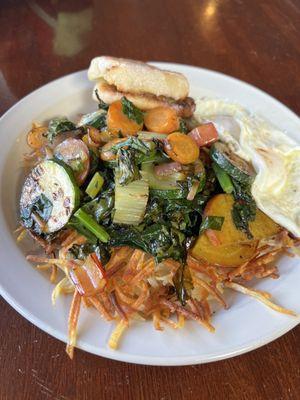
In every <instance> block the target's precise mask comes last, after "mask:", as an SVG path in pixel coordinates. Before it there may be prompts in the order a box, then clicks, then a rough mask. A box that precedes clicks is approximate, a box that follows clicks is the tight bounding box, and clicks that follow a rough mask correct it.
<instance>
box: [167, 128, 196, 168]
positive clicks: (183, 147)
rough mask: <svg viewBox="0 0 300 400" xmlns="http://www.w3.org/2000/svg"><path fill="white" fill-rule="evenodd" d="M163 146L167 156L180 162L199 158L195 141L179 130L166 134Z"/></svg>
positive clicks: (193, 160) (188, 161)
mask: <svg viewBox="0 0 300 400" xmlns="http://www.w3.org/2000/svg"><path fill="white" fill-rule="evenodd" d="M164 148H165V152H166V153H167V154H168V156H169V157H170V158H172V160H174V161H177V162H180V164H191V163H193V162H195V161H196V160H197V159H198V158H199V153H200V151H199V148H198V146H197V144H196V142H195V141H194V140H193V139H192V138H191V137H189V136H187V135H185V134H184V133H181V132H174V133H171V134H170V135H168V137H167V139H166V141H165V145H164Z"/></svg>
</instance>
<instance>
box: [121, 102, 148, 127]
mask: <svg viewBox="0 0 300 400" xmlns="http://www.w3.org/2000/svg"><path fill="white" fill-rule="evenodd" d="M121 102H122V111H123V114H125V115H126V116H127V117H128V118H129V119H132V120H133V121H135V122H136V123H138V124H142V123H143V122H144V115H143V112H142V111H141V110H140V109H139V108H137V107H136V106H135V105H134V104H133V103H132V102H131V101H130V100H128V99H126V97H122V99H121Z"/></svg>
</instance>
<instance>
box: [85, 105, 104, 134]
mask: <svg viewBox="0 0 300 400" xmlns="http://www.w3.org/2000/svg"><path fill="white" fill-rule="evenodd" d="M106 116H107V113H106V112H105V111H103V110H98V111H94V112H92V113H89V114H85V115H83V116H82V117H81V118H80V122H79V124H78V126H79V127H82V126H86V125H88V126H93V127H94V128H96V129H99V130H103V129H104V128H106Z"/></svg>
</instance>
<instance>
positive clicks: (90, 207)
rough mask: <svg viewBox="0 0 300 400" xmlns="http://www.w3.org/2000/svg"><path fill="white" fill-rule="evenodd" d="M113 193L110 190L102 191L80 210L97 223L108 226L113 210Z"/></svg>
mask: <svg viewBox="0 0 300 400" xmlns="http://www.w3.org/2000/svg"><path fill="white" fill-rule="evenodd" d="M114 202H115V198H114V192H113V190H112V189H108V190H106V191H102V192H101V194H100V196H98V197H97V198H96V199H94V200H91V201H89V202H88V203H86V204H84V205H83V206H82V209H83V210H84V211H85V212H87V213H88V214H90V215H91V216H92V217H93V218H94V219H95V220H96V221H97V222H98V223H100V222H101V224H102V225H105V226H107V225H109V224H110V221H111V213H112V210H113V208H114Z"/></svg>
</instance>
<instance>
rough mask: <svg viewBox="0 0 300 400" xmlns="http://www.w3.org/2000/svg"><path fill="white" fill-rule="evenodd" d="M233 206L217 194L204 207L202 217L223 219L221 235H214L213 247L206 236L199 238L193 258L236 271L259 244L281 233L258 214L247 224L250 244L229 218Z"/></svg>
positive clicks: (266, 217) (231, 202)
mask: <svg viewBox="0 0 300 400" xmlns="http://www.w3.org/2000/svg"><path fill="white" fill-rule="evenodd" d="M233 203H234V199H233V196H232V195H230V194H218V195H216V196H214V197H213V198H212V199H211V200H210V201H209V202H208V203H207V206H206V207H205V210H204V214H205V215H207V216H209V215H210V216H220V217H224V223H223V225H222V229H221V230H220V231H213V234H214V237H215V238H216V240H214V243H212V241H211V240H210V239H209V237H208V236H207V235H206V233H205V232H204V233H203V234H202V235H200V236H199V238H198V239H197V241H196V243H195V245H194V247H193V248H192V251H191V253H192V255H193V256H194V257H195V258H197V259H200V260H204V261H206V262H208V263H210V264H216V265H223V266H226V267H236V266H239V265H241V264H243V263H244V262H246V261H247V260H249V259H250V258H251V257H252V256H253V255H254V253H255V250H256V247H257V243H258V240H260V239H263V238H267V237H270V236H273V235H275V234H276V233H278V232H279V231H280V230H281V227H280V226H279V225H277V224H276V223H275V222H274V221H272V220H271V218H269V217H268V216H267V215H265V214H264V213H263V212H262V211H260V210H257V211H256V217H255V220H254V221H252V222H250V223H249V228H250V231H251V233H252V235H253V240H248V239H247V236H246V234H245V233H244V232H242V231H240V230H238V229H237V228H236V227H235V225H234V222H233V219H232V216H231V210H232V206H233ZM216 244H217V245H216Z"/></svg>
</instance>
